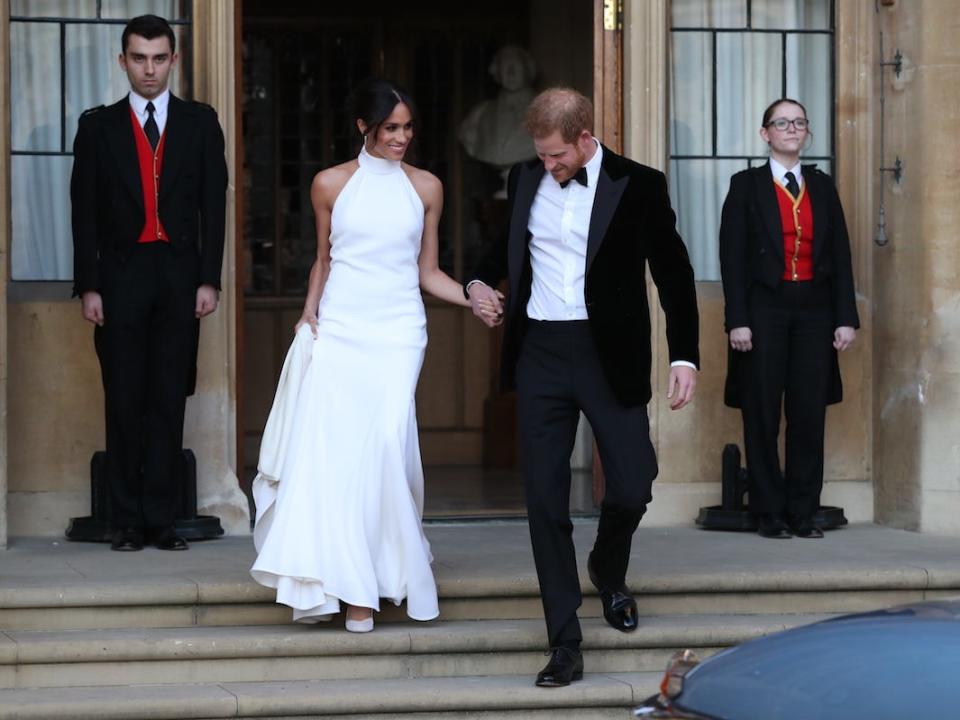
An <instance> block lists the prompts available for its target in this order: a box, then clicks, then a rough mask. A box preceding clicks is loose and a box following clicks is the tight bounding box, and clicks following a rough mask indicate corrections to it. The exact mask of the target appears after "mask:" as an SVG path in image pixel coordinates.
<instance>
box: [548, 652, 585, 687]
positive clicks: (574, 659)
mask: <svg viewBox="0 0 960 720" xmlns="http://www.w3.org/2000/svg"><path fill="white" fill-rule="evenodd" d="M549 654H550V661H549V662H548V663H547V666H546V667H545V668H544V669H543V670H541V671H540V672H539V673H537V685H538V686H540V687H563V686H564V685H569V684H570V683H572V682H573V681H574V680H582V679H583V654H581V652H580V651H579V650H571V649H570V648H565V647H555V648H550V653H549Z"/></svg>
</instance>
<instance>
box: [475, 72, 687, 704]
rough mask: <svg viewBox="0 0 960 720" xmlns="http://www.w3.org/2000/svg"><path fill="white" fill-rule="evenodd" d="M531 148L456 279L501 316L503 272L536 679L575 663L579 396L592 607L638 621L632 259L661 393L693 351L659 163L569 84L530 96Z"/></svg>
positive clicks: (676, 394)
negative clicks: (590, 438) (587, 432)
mask: <svg viewBox="0 0 960 720" xmlns="http://www.w3.org/2000/svg"><path fill="white" fill-rule="evenodd" d="M525 125H526V128H527V131H528V132H529V133H530V134H531V135H532V136H533V139H534V145H535V147H536V150H537V155H538V159H536V160H531V161H528V162H526V163H520V164H518V165H516V166H514V167H513V169H512V170H511V172H510V176H509V181H508V184H507V189H508V198H509V200H508V202H509V204H510V208H509V217H510V222H509V228H508V230H507V233H506V236H505V237H504V238H503V240H502V241H501V242H499V243H497V244H496V245H495V246H494V247H491V248H490V249H489V250H488V252H487V253H486V255H485V256H484V257H483V258H482V259H481V261H480V262H479V263H478V265H477V268H476V271H475V273H474V275H473V279H472V280H471V281H470V282H468V283H467V284H466V285H465V288H464V291H465V292H466V293H467V296H468V297H469V298H470V300H471V303H472V305H473V308H474V313H475V314H476V315H478V317H480V318H481V319H482V320H483V321H484V322H486V323H487V325H489V326H491V327H492V326H493V325H496V324H497V323H499V322H500V320H501V319H502V318H503V309H502V306H501V304H500V300H499V298H498V295H497V293H496V292H495V290H494V289H493V288H495V287H496V286H497V285H498V283H499V282H500V280H501V279H502V278H503V277H504V276H507V277H508V278H509V295H508V302H507V310H506V327H505V330H504V341H503V357H502V369H501V381H502V384H503V386H504V387H505V388H510V387H514V386H515V387H516V388H517V402H518V405H517V414H518V420H519V427H520V442H521V463H522V469H523V476H524V485H525V491H526V500H527V515H528V518H529V523H530V537H531V540H532V543H533V554H534V560H535V562H536V566H537V576H538V578H539V581H540V591H541V596H542V599H543V607H544V614H545V616H546V622H547V634H548V636H549V642H550V649H551V654H550V660H549V662H548V663H547V665H546V667H545V668H544V669H543V670H542V671H541V672H540V673H539V675H538V676H537V681H536V682H537V685H540V686H545V687H553V686H559V685H567V684H569V683H570V682H571V681H572V680H578V679H580V677H582V674H583V658H582V655H581V654H580V641H581V637H582V636H581V632H580V624H579V621H578V620H577V608H578V607H579V606H580V602H581V597H580V581H579V578H578V573H577V561H576V556H575V552H574V547H573V541H572V531H573V525H572V523H571V522H570V454H571V452H572V449H573V444H574V439H575V435H576V430H577V422H578V419H579V416H580V411H581V410H582V411H583V412H584V414H585V415H586V416H587V418H588V420H589V421H590V425H591V427H592V428H593V431H594V434H595V436H596V438H597V443H598V446H599V450H600V458H601V460H602V462H603V469H604V474H605V477H606V495H605V497H604V500H603V505H602V509H601V514H600V522H599V527H598V530H597V539H596V543H595V544H594V547H593V551H592V552H591V553H590V557H589V559H588V571H589V575H590V579H591V581H592V582H593V584H594V585H595V586H596V587H597V589H598V590H599V592H600V598H601V602H602V604H603V612H604V617H605V618H606V620H607V622H608V623H610V624H611V625H612V626H613V627H615V628H617V629H618V630H622V631H625V632H629V631H632V630H635V629H636V627H637V606H636V603H635V602H634V600H633V598H632V597H631V596H630V593H629V591H628V590H627V588H626V584H625V578H626V572H627V564H628V562H629V558H630V543H631V539H632V537H633V533H634V531H635V530H636V528H637V525H638V524H639V522H640V518H641V517H642V516H643V513H644V512H645V510H646V507H647V504H648V503H649V502H650V500H651V492H650V491H651V485H652V483H653V479H654V478H655V477H656V475H657V461H656V457H655V455H654V450H653V446H652V444H651V442H650V434H649V423H648V419H647V407H646V406H647V402H648V401H649V400H650V397H651V389H650V370H651V364H652V359H651V351H650V317H649V308H648V307H647V286H646V279H645V278H646V267H647V263H648V262H649V266H650V271H651V273H652V275H653V280H654V282H655V283H656V285H657V289H658V291H659V294H660V301H661V304H662V306H663V309H664V311H665V313H666V318H667V330H666V334H667V343H668V345H669V349H670V360H671V370H670V377H669V381H668V386H669V389H668V394H667V397H668V398H669V399H670V400H671V407H672V408H673V409H679V408H681V407H683V406H684V405H686V404H687V403H689V402H690V400H691V399H692V398H693V392H694V387H695V384H696V367H697V364H698V362H699V355H698V349H697V345H698V332H699V328H698V324H699V321H698V315H697V299H696V292H695V289H694V283H693V269H692V268H691V266H690V261H689V258H688V257H687V251H686V248H685V247H684V245H683V242H682V240H681V239H680V236H679V235H678V234H677V231H676V227H675V216H674V213H673V210H672V209H671V207H670V198H669V196H668V194H667V183H666V179H665V178H664V176H663V174H662V173H660V172H658V171H656V170H653V169H651V168H648V167H644V166H643V165H639V164H637V163H635V162H633V161H631V160H628V159H626V158H624V157H621V156H619V155H617V154H615V153H614V152H612V151H611V150H609V149H608V148H606V147H603V146H602V145H601V144H600V143H599V142H598V141H597V140H596V139H595V138H594V137H593V135H592V133H591V128H592V127H593V108H592V105H591V104H590V101H589V100H587V99H586V98H585V97H583V96H582V95H581V94H580V93H578V92H576V91H574V90H571V89H567V88H554V89H551V90H547V91H545V92H543V93H541V94H540V95H538V96H537V97H536V98H535V99H534V101H533V102H532V103H531V105H530V108H529V109H528V111H527V115H526V118H525Z"/></svg>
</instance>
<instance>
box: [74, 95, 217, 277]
mask: <svg viewBox="0 0 960 720" xmlns="http://www.w3.org/2000/svg"><path fill="white" fill-rule="evenodd" d="M164 132H165V135H166V139H165V140H164V155H163V172H162V173H161V177H160V193H159V212H160V221H161V223H162V224H163V227H164V229H165V230H166V232H167V235H168V236H169V238H170V243H171V247H172V249H173V250H174V252H177V253H185V252H195V253H198V254H199V256H200V258H199V261H200V275H199V283H200V284H201V285H204V284H209V285H213V286H214V287H216V288H218V289H219V287H220V270H221V265H222V262H223V240H224V223H225V209H226V195H225V191H226V187H227V166H226V162H225V160H224V154H223V153H224V141H223V132H222V131H221V129H220V124H219V123H218V122H217V114H216V112H215V111H214V110H213V108H211V107H210V106H209V105H204V104H202V103H197V102H190V101H184V100H180V99H179V98H177V97H175V96H173V95H172V94H171V95H170V105H169V107H168V110H167V124H166V128H165V130H164ZM73 155H74V159H73V174H72V176H71V179H70V199H71V201H72V215H73V252H74V258H73V266H74V274H73V278H74V286H73V291H74V294H75V295H80V294H82V293H84V292H86V291H88V290H99V289H100V287H101V276H102V273H104V272H109V268H111V267H116V266H117V265H118V263H119V264H122V263H123V262H124V261H125V259H126V257H127V256H128V255H129V254H130V252H131V251H132V250H133V249H134V248H135V247H136V243H137V239H138V238H139V236H140V233H141V231H142V230H143V226H144V222H145V219H144V208H143V190H142V188H141V183H140V170H139V164H138V160H137V149H136V145H135V141H134V134H133V126H132V124H131V120H130V104H129V100H128V99H127V98H126V97H124V98H123V99H122V100H120V101H119V102H116V103H114V104H113V105H110V106H109V107H99V108H94V109H91V110H87V111H86V112H85V113H84V114H83V115H81V116H80V123H79V127H78V128H77V136H76V139H75V140H74V143H73Z"/></svg>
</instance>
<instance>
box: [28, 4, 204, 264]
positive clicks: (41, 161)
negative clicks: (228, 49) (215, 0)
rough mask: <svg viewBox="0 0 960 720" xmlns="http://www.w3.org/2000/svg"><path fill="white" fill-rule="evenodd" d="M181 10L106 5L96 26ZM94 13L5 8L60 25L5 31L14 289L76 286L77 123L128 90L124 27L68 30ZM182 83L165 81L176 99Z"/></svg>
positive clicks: (176, 75)
mask: <svg viewBox="0 0 960 720" xmlns="http://www.w3.org/2000/svg"><path fill="white" fill-rule="evenodd" d="M182 7H184V4H183V3H182V2H179V1H178V0H122V1H121V0H102V1H101V17H102V18H104V19H108V18H109V19H126V18H129V17H133V16H136V15H140V14H144V13H153V14H156V15H160V16H162V17H166V18H176V17H179V12H180V10H181V8H182ZM96 9H97V2H96V0H13V1H12V2H11V4H10V15H11V17H15V18H16V17H25V18H29V17H36V18H41V17H43V18H52V17H55V18H65V19H66V22H64V23H62V24H61V23H55V22H31V21H29V20H16V21H13V22H11V23H10V90H11V93H10V94H11V98H13V100H12V102H11V103H10V110H11V118H10V120H11V128H10V130H11V132H10V135H11V137H10V140H11V149H12V150H13V153H14V155H13V158H12V162H11V205H12V207H11V210H12V230H13V242H12V247H11V257H10V264H11V278H12V279H13V280H70V279H71V278H72V277H73V246H72V240H71V234H70V171H71V168H72V167H73V159H72V157H71V156H70V153H71V151H72V148H73V138H74V135H75V134H76V131H77V120H78V118H79V116H80V113H82V112H83V111H84V110H85V109H87V108H89V107H93V106H96V105H105V104H109V103H113V102H116V101H117V100H119V99H120V98H121V97H123V96H124V95H125V94H126V93H127V91H128V90H129V83H128V82H127V77H126V74H125V73H124V72H123V70H122V69H121V68H120V66H119V63H118V62H117V56H118V55H119V54H120V35H121V33H122V31H123V26H122V25H119V24H109V23H104V24H99V23H89V22H87V23H82V24H77V23H70V22H69V20H70V19H87V20H89V19H91V18H96ZM174 32H175V33H176V35H177V44H178V51H179V49H180V47H182V46H183V42H182V41H183V39H184V38H185V37H186V35H187V33H188V32H189V30H188V29H185V28H184V27H183V26H175V27H174ZM61 34H62V37H61ZM61 48H62V53H61ZM180 81H181V75H180V72H179V71H178V70H177V69H175V70H174V71H173V73H172V76H171V87H172V89H173V91H174V92H175V93H176V92H178V90H179V88H180V85H181V82H180ZM34 153H37V154H34ZM40 153H43V154H40ZM51 153H52V154H51Z"/></svg>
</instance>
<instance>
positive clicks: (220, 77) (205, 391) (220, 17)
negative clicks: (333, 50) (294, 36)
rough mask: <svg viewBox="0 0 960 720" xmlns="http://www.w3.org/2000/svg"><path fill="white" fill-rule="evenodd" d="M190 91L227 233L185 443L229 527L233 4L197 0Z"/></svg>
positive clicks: (234, 500)
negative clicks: (221, 193) (223, 198)
mask: <svg viewBox="0 0 960 720" xmlns="http://www.w3.org/2000/svg"><path fill="white" fill-rule="evenodd" d="M193 8H194V26H193V81H194V98H195V99H196V100H199V101H201V102H206V103H209V104H210V105H212V106H213V107H214V108H215V109H216V110H217V115H218V117H219V119H220V124H221V126H222V127H223V132H224V136H225V138H226V154H227V169H228V172H229V177H230V182H229V185H228V187H227V234H226V246H225V248H224V258H223V291H222V292H221V293H220V305H219V307H218V308H217V311H216V312H215V313H214V314H213V315H210V316H208V317H207V318H205V319H204V320H203V322H202V325H201V334H200V359H199V367H198V369H197V370H198V375H197V391H196V394H195V395H194V396H193V397H191V398H190V399H189V401H188V402H187V418H186V423H185V427H184V445H185V446H187V447H195V448H197V484H198V488H197V496H198V504H199V506H200V512H201V513H204V514H211V515H217V516H218V517H220V519H221V521H222V523H223V526H224V529H225V530H226V531H227V533H228V534H235V533H246V532H249V529H250V516H249V507H248V504H247V499H246V496H244V494H243V493H242V492H241V490H240V483H239V480H238V478H237V467H236V463H237V371H236V368H237V310H238V307H237V282H238V278H237V253H236V243H237V222H236V220H237V217H236V216H237V197H236V193H237V173H238V172H241V170H242V169H241V168H238V167H236V163H235V159H236V156H237V155H236V147H237V143H238V142H240V138H239V135H238V131H239V126H238V123H237V113H236V72H237V62H236V34H235V27H236V7H235V4H234V3H232V2H222V1H220V2H203V3H194V5H193Z"/></svg>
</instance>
